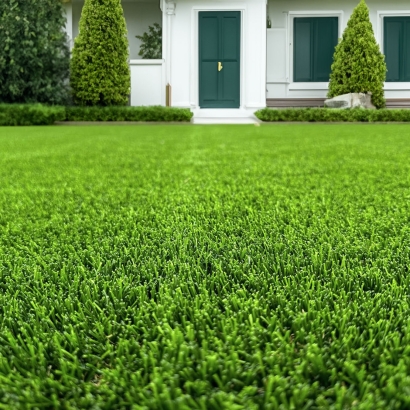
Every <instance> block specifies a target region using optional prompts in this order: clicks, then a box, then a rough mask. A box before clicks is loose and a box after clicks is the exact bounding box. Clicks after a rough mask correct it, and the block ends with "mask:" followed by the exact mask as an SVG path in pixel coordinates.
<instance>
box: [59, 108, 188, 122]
mask: <svg viewBox="0 0 410 410" xmlns="http://www.w3.org/2000/svg"><path fill="white" fill-rule="evenodd" d="M192 115H193V114H192V112H191V110H189V109H185V108H172V107H162V106H150V107H129V106H126V107H67V108H66V121H143V122H189V121H191V118H192Z"/></svg>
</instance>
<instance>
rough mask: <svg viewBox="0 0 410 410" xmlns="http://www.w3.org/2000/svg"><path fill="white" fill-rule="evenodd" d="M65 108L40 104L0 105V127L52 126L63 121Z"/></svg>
mask: <svg viewBox="0 0 410 410" xmlns="http://www.w3.org/2000/svg"><path fill="white" fill-rule="evenodd" d="M64 119H65V108H64V107H61V106H46V105H41V104H0V125H52V124H54V123H55V122H56V121H64Z"/></svg>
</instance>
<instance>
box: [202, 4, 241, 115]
mask: <svg viewBox="0 0 410 410" xmlns="http://www.w3.org/2000/svg"><path fill="white" fill-rule="evenodd" d="M240 57H241V13H240V12H239V11H222V12H212V11H204V12H200V13H199V106H200V107H201V108H239V106H240V75H241V74H240Z"/></svg>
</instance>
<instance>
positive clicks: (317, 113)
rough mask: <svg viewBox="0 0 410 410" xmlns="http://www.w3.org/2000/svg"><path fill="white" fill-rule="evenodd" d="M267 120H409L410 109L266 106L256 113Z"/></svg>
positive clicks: (263, 119)
mask: <svg viewBox="0 0 410 410" xmlns="http://www.w3.org/2000/svg"><path fill="white" fill-rule="evenodd" d="M255 115H256V117H257V118H259V119H260V120H261V121H265V122H284V121H289V122H409V121H410V110H387V109H382V110H364V109H360V108H352V109H335V108H289V109H283V110H282V109H278V110H275V109H270V108H264V109H262V110H259V111H257V112H256V113H255Z"/></svg>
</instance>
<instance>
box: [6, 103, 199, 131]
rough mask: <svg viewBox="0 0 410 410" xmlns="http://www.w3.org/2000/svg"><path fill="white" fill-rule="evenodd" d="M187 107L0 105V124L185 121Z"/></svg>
mask: <svg viewBox="0 0 410 410" xmlns="http://www.w3.org/2000/svg"><path fill="white" fill-rule="evenodd" d="M192 115H193V114H192V112H191V111H190V110H189V109H183V108H171V107H161V106H152V107H129V106H127V107H60V106H46V105H41V104H0V126H1V125H52V124H54V123H55V122H56V121H141V122H189V121H190V120H191V118H192Z"/></svg>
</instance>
